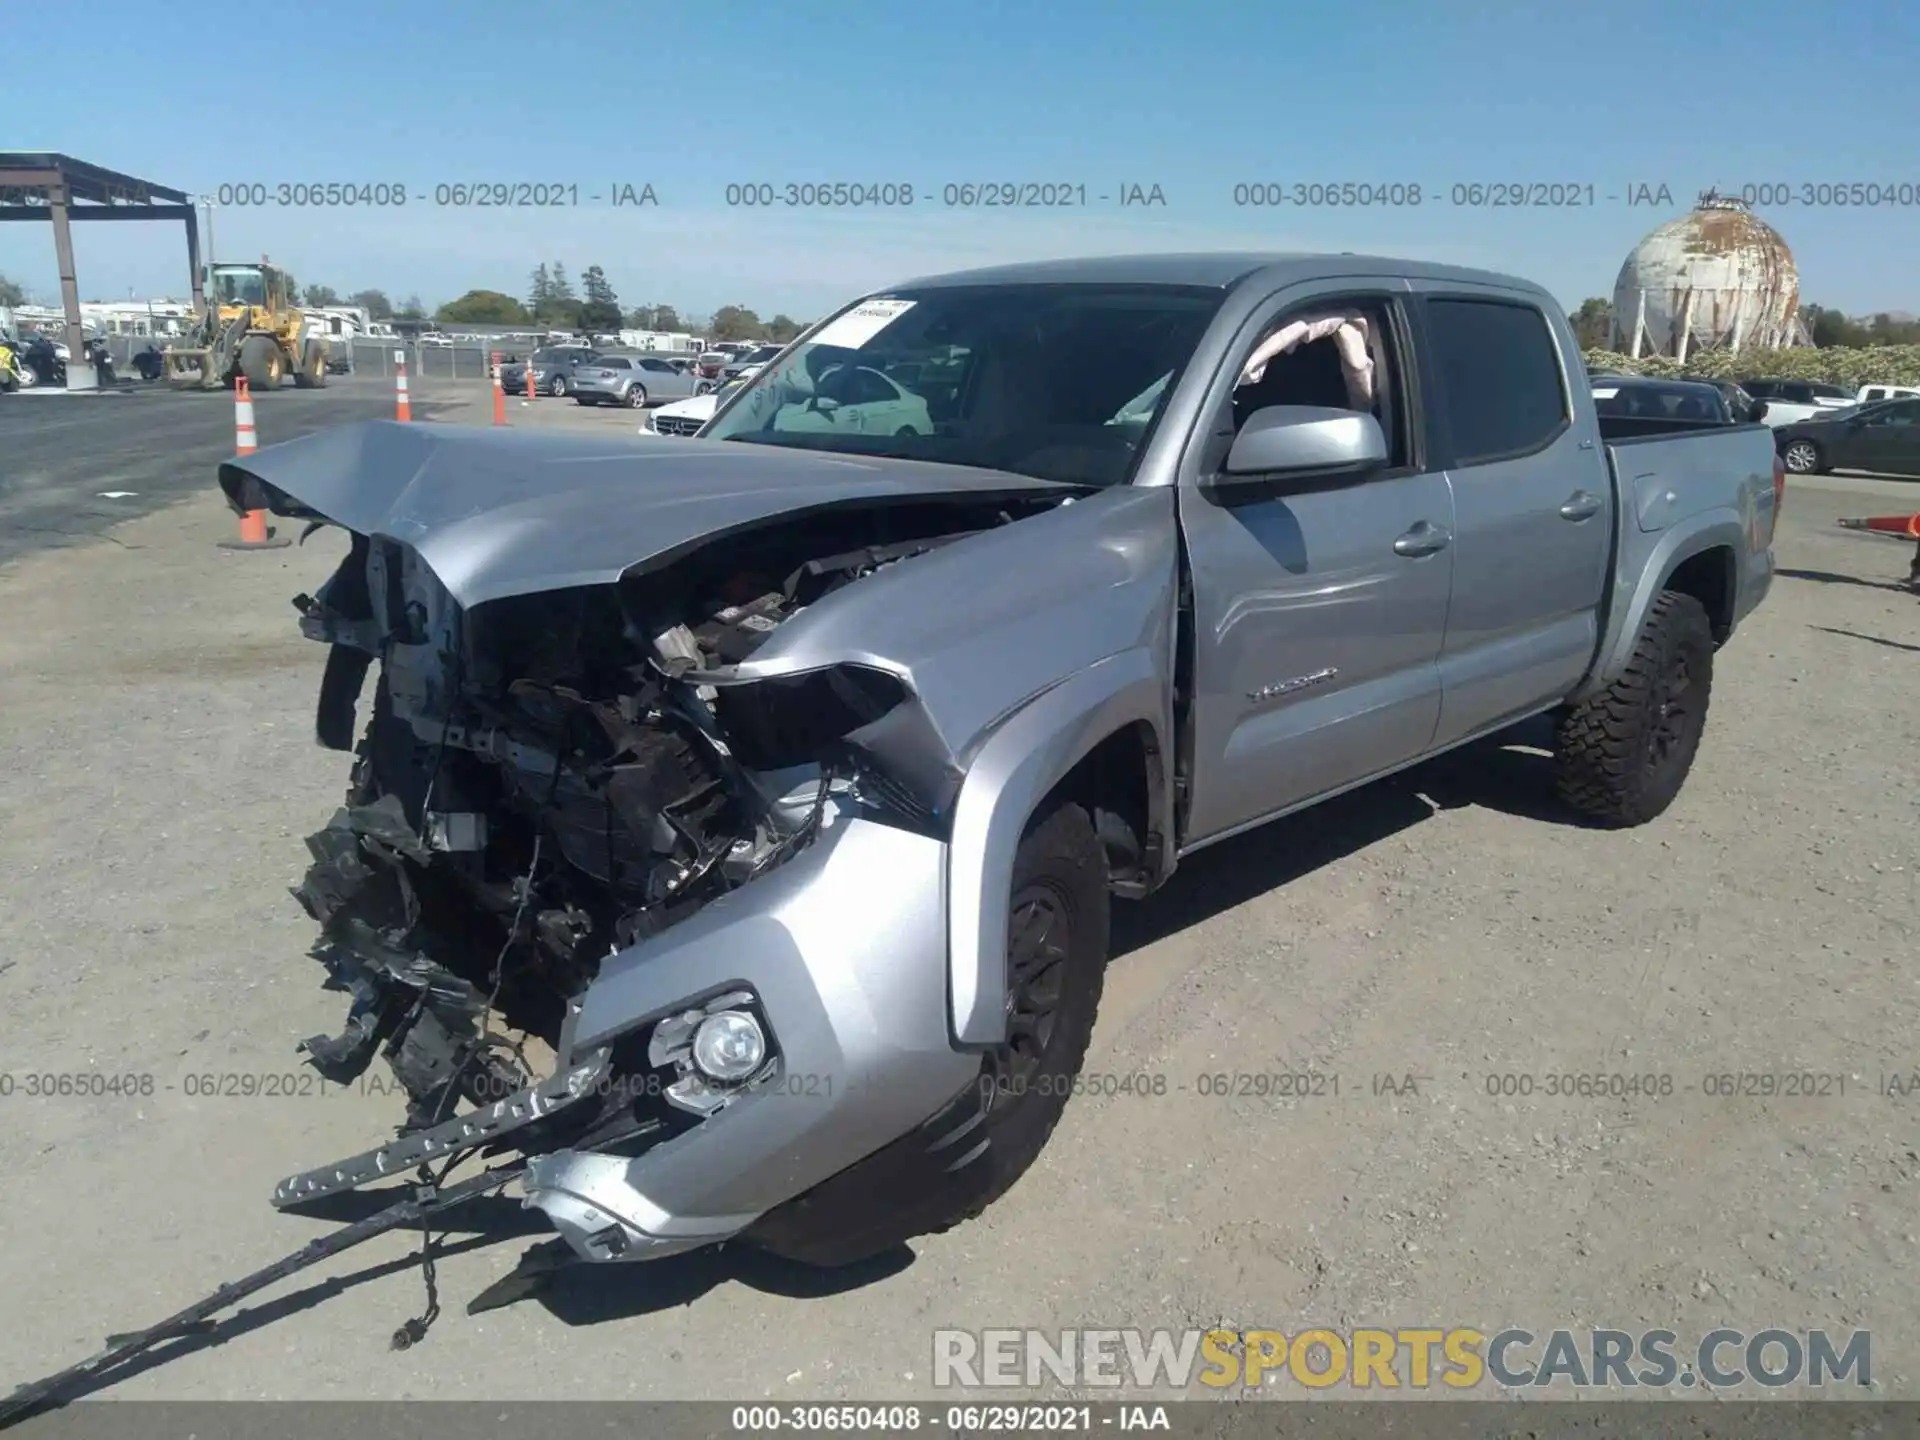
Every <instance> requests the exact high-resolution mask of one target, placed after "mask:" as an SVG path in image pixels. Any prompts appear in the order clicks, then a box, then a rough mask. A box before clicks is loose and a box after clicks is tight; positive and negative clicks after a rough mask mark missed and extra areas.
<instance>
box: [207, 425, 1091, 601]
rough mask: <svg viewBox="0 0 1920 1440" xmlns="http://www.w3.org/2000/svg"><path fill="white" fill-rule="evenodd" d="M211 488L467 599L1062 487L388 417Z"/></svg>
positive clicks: (967, 471) (238, 469)
mask: <svg viewBox="0 0 1920 1440" xmlns="http://www.w3.org/2000/svg"><path fill="white" fill-rule="evenodd" d="M249 481H253V482H257V483H256V484H249ZM220 485H221V488H222V489H223V490H225V492H226V494H227V498H228V500H229V501H230V502H232V503H233V505H234V506H235V507H236V508H238V509H243V510H244V509H249V508H258V507H261V506H264V507H265V508H268V509H271V510H272V511H274V513H276V514H279V515H288V516H296V517H297V516H313V517H318V518H322V519H326V520H329V521H332V522H333V523H334V524H336V525H339V526H342V527H344V528H346V529H348V530H352V531H356V532H358V533H360V534H362V535H378V536H385V537H387V538H389V539H393V540H397V541H399V542H400V543H402V544H404V545H407V546H410V547H412V548H413V549H414V550H415V551H416V552H417V553H418V554H419V556H420V558H421V559H422V560H424V561H425V562H426V564H427V566H428V567H429V568H430V569H431V570H432V571H433V572H434V574H435V575H437V576H438V577H439V579H440V582H441V584H443V585H444V586H446V588H447V590H448V592H449V593H450V594H451V595H452V596H453V598H454V599H455V600H456V601H457V602H459V603H460V604H461V605H463V606H467V607H471V606H474V605H478V604H481V603H483V602H485V601H488V600H499V599H503V598H505V597H507V596H510V595H526V594H532V593H535V592H538V591H542V590H558V589H565V588H568V587H572V586H579V585H603V584H611V583H612V582H613V581H615V580H618V579H619V578H620V576H621V575H622V574H623V573H624V572H626V571H628V570H631V569H634V568H635V567H639V566H644V565H646V564H647V563H648V562H657V561H660V560H663V559H666V558H670V557H672V556H673V555H674V554H676V553H678V552H679V551H681V550H682V549H684V548H686V547H688V546H691V545H694V544H697V543H699V542H702V541H706V540H710V539H713V538H715V537H718V536H722V535H725V534H727V533H729V532H731V531H735V530H741V529H746V528H750V527H752V526H755V525H757V524H759V523H761V522H763V521H767V520H770V519H775V518H777V517H780V516H785V515H793V514H797V513H800V512H804V511H808V510H814V509H819V508H822V507H832V506H840V505H857V504H861V503H875V504H884V503H887V502H889V501H904V500H916V499H929V498H938V497H940V496H942V495H955V496H968V497H972V498H976V499H977V498H980V497H982V496H988V495H993V494H1008V495H1031V494H1034V493H1036V492H1041V491H1053V492H1059V491H1063V490H1070V489H1071V487H1067V486H1061V485H1056V484H1053V483H1051V482H1048V481H1044V480H1034V479H1030V478H1028V477H1026V476H1023V475H1013V474H1008V473H1006V472H1003V471H994V470H977V469H971V468H967V467H963V466H950V465H929V464H922V463H919V462H915V461H898V460H883V459H867V458H863V457H858V456H846V455H830V454H823V453H821V452H819V451H809V450H792V449H786V448H783V447H779V446H771V445H753V444H744V443H735V442H721V441H711V440H683V439H674V438H669V437H665V436H661V437H650V438H648V439H644V440H643V439H641V438H640V437H638V436H631V437H629V436H625V435H619V436H607V437H604V438H602V437H599V436H588V435H554V434H531V433H528V432H525V431H514V430H497V429H482V428H476V427H473V426H465V425H442V424H402V423H400V422H398V421H393V420H373V421H367V422H365V423H363V424H358V425H346V426H340V427H338V428H335V429H332V430H323V431H321V432H319V433H318V434H314V435H308V436H305V437H303V438H301V439H298V440H289V441H287V442H286V443H284V444H280V445H271V446H268V447H267V448H266V449H264V450H261V451H259V452H257V453H255V454H253V455H250V456H247V457H245V458H237V459H234V460H229V461H227V462H226V463H225V464H223V465H222V466H221V467H220ZM263 486H264V487H265V488H264V490H263V489H262V488H261V487H263Z"/></svg>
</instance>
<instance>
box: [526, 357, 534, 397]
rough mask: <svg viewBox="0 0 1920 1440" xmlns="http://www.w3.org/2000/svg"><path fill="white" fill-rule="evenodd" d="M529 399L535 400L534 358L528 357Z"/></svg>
mask: <svg viewBox="0 0 1920 1440" xmlns="http://www.w3.org/2000/svg"><path fill="white" fill-rule="evenodd" d="M527 399H529V400H531V399H533V357H532V356H531V355H529V356H528V357H527Z"/></svg>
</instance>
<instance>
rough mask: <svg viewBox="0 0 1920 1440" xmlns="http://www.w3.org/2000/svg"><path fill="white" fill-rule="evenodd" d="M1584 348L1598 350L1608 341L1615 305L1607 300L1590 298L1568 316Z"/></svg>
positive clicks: (1581, 346)
mask: <svg viewBox="0 0 1920 1440" xmlns="http://www.w3.org/2000/svg"><path fill="white" fill-rule="evenodd" d="M1567 318H1568V319H1569V320H1570V321H1572V322H1573V333H1574V335H1575V336H1577V337H1578V338H1579V341H1580V348H1581V349H1582V350H1597V349H1599V348H1601V347H1602V346H1604V345H1605V344H1606V343H1607V340H1608V337H1609V335H1610V333H1611V331H1612V329H1613V306H1612V305H1611V304H1609V303H1608V302H1607V301H1605V300H1601V299H1598V298H1597V297H1596V298H1589V299H1586V300H1582V301H1581V302H1580V308H1579V309H1578V310H1576V311H1574V312H1573V313H1572V314H1571V315H1569V316H1568V317H1567Z"/></svg>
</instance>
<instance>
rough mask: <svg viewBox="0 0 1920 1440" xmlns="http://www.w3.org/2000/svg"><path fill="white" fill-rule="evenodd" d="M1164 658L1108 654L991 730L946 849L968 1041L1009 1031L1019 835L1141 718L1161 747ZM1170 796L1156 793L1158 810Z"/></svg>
mask: <svg viewBox="0 0 1920 1440" xmlns="http://www.w3.org/2000/svg"><path fill="white" fill-rule="evenodd" d="M1165 668H1166V667H1165V662H1164V658H1163V657H1162V656H1159V655H1157V654H1156V653H1154V652H1153V651H1152V650H1149V649H1147V648H1144V647H1142V648H1139V649H1134V650H1125V651H1122V652H1121V653H1119V654H1117V655H1112V656H1109V657H1108V658H1107V659H1105V660H1102V661H1099V662H1098V663H1097V664H1094V665H1090V666H1088V667H1087V668H1086V669H1085V670H1082V671H1080V672H1079V673H1077V674H1075V675H1073V676H1072V677H1071V678H1069V679H1067V680H1064V681H1062V682H1060V683H1059V684H1057V685H1054V686H1052V687H1050V688H1049V689H1047V690H1044V691H1042V692H1041V693H1040V694H1039V695H1037V696H1035V697H1034V698H1033V699H1031V700H1029V701H1027V702H1026V703H1025V704H1024V705H1023V706H1022V707H1021V708H1020V709H1018V710H1016V711H1015V712H1014V713H1013V714H1012V715H1011V716H1010V717H1009V718H1008V719H1006V720H1004V721H1003V722H1001V724H1000V725H999V726H998V727H997V728H996V729H995V730H994V731H993V732H992V734H991V735H990V737H989V738H988V739H987V741H986V743H985V744H983V745H982V746H981V747H980V749H979V751H978V752H977V754H976V755H975V757H974V760H973V763H972V764H971V765H970V766H969V767H968V769H967V775H966V779H965V780H964V781H963V782H962V783H961V786H960V793H959V797H958V798H957V800H956V801H955V803H954V811H953V828H952V831H951V835H950V840H949V845H948V852H947V899H948V910H947V964H948V1005H949V1010H950V1014H949V1023H950V1024H951V1026H952V1031H953V1040H954V1043H955V1044H956V1045H957V1046H959V1047H961V1048H962V1049H985V1048H990V1047H991V1046H994V1045H997V1044H1000V1043H1002V1042H1003V1041H1005V1039H1006V1036H1007V1014H1006V1002H1007V923H1008V915H1007V907H1008V902H1009V900H1010V899H1011V898H1012V897H1011V891H1012V886H1013V861H1014V855H1015V853H1016V851H1018V849H1019V847H1020V837H1021V835H1022V833H1023V832H1024V831H1025V829H1026V825H1027V821H1028V820H1029V819H1030V818H1031V817H1032V815H1033V812H1034V809H1035V807H1036V806H1038V805H1039V803H1040V802H1041V800H1042V799H1043V798H1045V796H1046V794H1047V792H1048V791H1049V790H1051V789H1052V788H1053V787H1054V785H1056V784H1057V783H1059V781H1060V780H1061V779H1062V777H1064V776H1065V775H1066V774H1067V773H1068V772H1069V771H1070V770H1072V769H1073V767H1074V766H1075V765H1077V764H1078V763H1079V762H1080V761H1081V760H1082V759H1084V758H1085V757H1086V756H1087V754H1088V753H1089V752H1090V751H1092V749H1093V748H1094V746H1096V745H1098V744H1099V743H1100V742H1101V741H1102V740H1104V739H1106V738H1107V736H1109V735H1111V734H1113V733H1114V732H1115V731H1117V730H1120V729H1123V728H1125V727H1126V726H1128V725H1131V724H1134V723H1135V722H1138V721H1145V722H1146V723H1147V724H1149V725H1151V726H1152V727H1153V731H1154V735H1155V738H1156V740H1157V742H1158V743H1159V745H1160V750H1161V753H1162V754H1165V753H1167V745H1166V741H1167V737H1168V736H1169V735H1170V733H1171V730H1172V696H1171V690H1170V687H1169V684H1168V677H1167V676H1166V674H1165ZM1167 804H1168V798H1167V797H1166V796H1161V795H1153V796H1150V797H1149V805H1150V808H1152V809H1153V810H1154V811H1155V812H1156V813H1164V811H1165V809H1166V807H1167Z"/></svg>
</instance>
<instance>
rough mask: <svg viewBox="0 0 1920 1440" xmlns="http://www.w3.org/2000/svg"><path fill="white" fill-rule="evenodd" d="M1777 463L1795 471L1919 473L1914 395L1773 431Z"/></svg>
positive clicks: (1919, 404) (1918, 410)
mask: <svg viewBox="0 0 1920 1440" xmlns="http://www.w3.org/2000/svg"><path fill="white" fill-rule="evenodd" d="M1773 445H1774V449H1775V450H1776V451H1778V452H1779V455H1780V463H1781V464H1783V465H1785V466H1786V468H1787V469H1788V470H1790V471H1792V472H1793V473H1794V474H1795V475H1821V474H1825V473H1826V472H1827V471H1829V470H1872V471H1877V472H1878V473H1880V474H1882V475H1920V400H1882V401H1880V402H1879V403H1878V404H1875V405H1861V406H1857V407H1855V408H1852V409H1847V410H1833V411H1830V412H1828V414H1827V415H1826V416H1824V417H1823V418H1821V419H1818V420H1797V421H1795V422H1794V423H1793V424H1791V425H1782V426H1779V427H1778V428H1777V429H1775V430H1774V432H1773Z"/></svg>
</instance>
